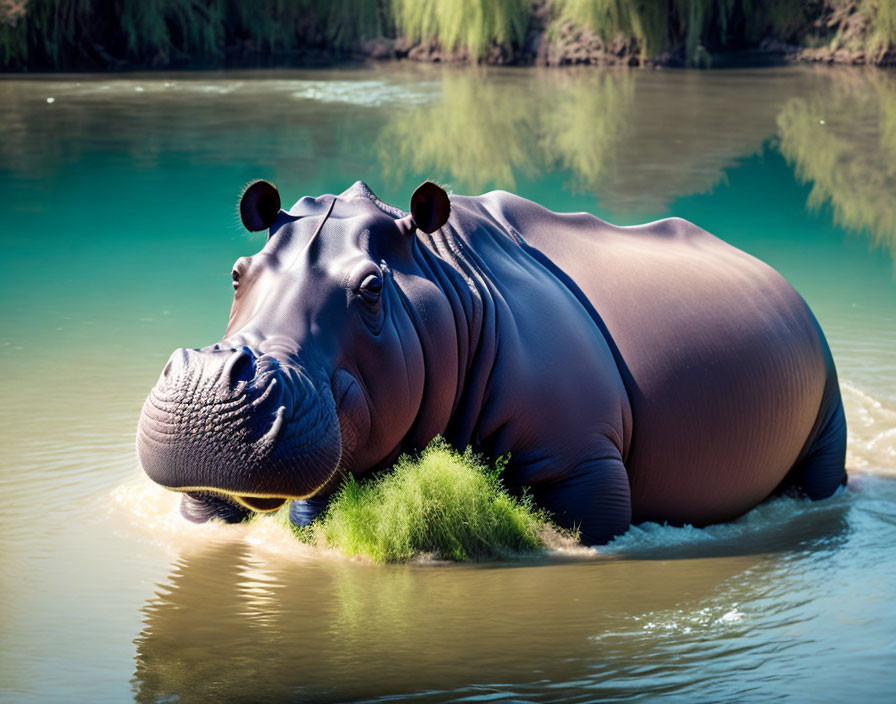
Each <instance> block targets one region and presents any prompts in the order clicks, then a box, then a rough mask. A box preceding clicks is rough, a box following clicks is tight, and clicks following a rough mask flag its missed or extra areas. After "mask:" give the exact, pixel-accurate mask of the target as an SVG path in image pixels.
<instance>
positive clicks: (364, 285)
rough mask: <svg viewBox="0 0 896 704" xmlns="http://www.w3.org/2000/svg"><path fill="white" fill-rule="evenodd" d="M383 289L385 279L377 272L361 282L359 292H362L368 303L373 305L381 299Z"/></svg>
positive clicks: (362, 296)
mask: <svg viewBox="0 0 896 704" xmlns="http://www.w3.org/2000/svg"><path fill="white" fill-rule="evenodd" d="M382 291H383V280H382V278H380V277H379V276H378V275H377V274H370V275H369V276H368V277H367V278H365V279H364V281H362V282H361V288H360V290H359V291H358V293H360V294H361V298H363V299H364V300H365V301H366V302H367V303H369V304H371V305H373V304H374V303H376V302H377V301H378V300H379V299H380V293H382Z"/></svg>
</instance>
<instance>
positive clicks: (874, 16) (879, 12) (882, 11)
mask: <svg viewBox="0 0 896 704" xmlns="http://www.w3.org/2000/svg"><path fill="white" fill-rule="evenodd" d="M862 11H863V12H864V13H865V14H866V15H867V16H868V17H869V18H870V20H871V27H872V30H873V32H874V41H875V42H876V43H877V44H878V46H892V45H896V0H863V2H862Z"/></svg>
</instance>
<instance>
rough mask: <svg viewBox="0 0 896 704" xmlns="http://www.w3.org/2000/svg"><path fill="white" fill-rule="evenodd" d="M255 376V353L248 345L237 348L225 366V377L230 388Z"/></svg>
mask: <svg viewBox="0 0 896 704" xmlns="http://www.w3.org/2000/svg"><path fill="white" fill-rule="evenodd" d="M254 376H255V355H254V354H252V350H250V349H249V348H248V347H241V348H240V349H238V350H235V351H234V353H233V354H232V355H231V356H230V359H228V360H227V364H226V365H225V367H224V375H223V377H224V379H225V380H226V381H227V383H229V384H230V388H233V387H235V386H236V385H237V384H239V383H240V382H241V381H242V382H248V381H251V380H252V378H253V377H254Z"/></svg>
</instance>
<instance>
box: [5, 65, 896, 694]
mask: <svg viewBox="0 0 896 704" xmlns="http://www.w3.org/2000/svg"><path fill="white" fill-rule="evenodd" d="M0 120H2V125H3V127H4V138H3V139H2V140H0V203H2V204H3V209H2V214H0V242H2V255H3V256H2V257H0V296H2V301H3V310H2V315H3V321H2V322H3V325H2V328H0V373H2V375H3V380H4V392H3V394H4V396H3V398H4V401H5V402H4V403H2V404H0V442H2V448H3V454H2V458H0V490H2V495H3V510H2V511H0V549H2V553H0V554H2V558H3V563H4V568H5V569H4V570H3V572H2V576H0V608H2V612H0V647H2V657H0V698H2V699H3V700H5V701H10V702H23V701H72V700H74V701H96V702H100V701H114V702H119V701H123V700H127V699H136V700H137V701H140V702H158V701H181V702H204V701H209V700H210V699H217V700H219V701H258V700H278V701H280V700H290V699H292V700H296V701H305V700H312V701H314V700H320V701H337V700H345V699H355V698H368V699H375V698H380V697H385V696H389V695H396V696H401V697H406V696H411V695H413V696H414V697H415V698H419V699H421V700H424V701H429V700H467V701H469V700H485V699H504V698H510V699H515V700H529V701H556V700H558V699H577V700H583V701H584V700H594V699H650V700H656V699H657V698H668V699H671V700H680V701H693V700H694V699H695V698H696V699H697V700H713V701H717V700H727V701H743V700H748V701H764V700H770V699H775V700H779V699H782V698H784V699H786V698H790V699H793V700H799V701H803V700H807V699H808V700H813V701H832V702H834V701H837V702H839V701H843V700H847V699H848V700H860V699H865V698H873V699H877V700H881V699H883V698H887V697H890V696H892V691H893V688H894V686H896V674H894V672H896V668H894V664H896V612H894V610H893V608H892V604H893V603H894V600H896V548H894V547H893V546H894V545H896V277H894V272H896V266H894V261H896V260H894V257H896V198H894V197H893V194H894V193H896V75H894V74H892V73H886V72H883V71H864V70H851V69H831V68H827V67H825V68H820V69H819V68H810V67H790V68H775V69H769V68H765V69H736V70H735V69H732V70H720V71H713V72H685V71H597V70H589V71H563V70H550V71H541V70H537V69H518V70H497V69H489V70H484V71H470V70H458V69H456V68H441V67H431V66H421V67H406V66H400V65H399V66H380V67H376V68H364V69H346V70H338V71H314V72H311V71H306V72H274V73H263V74H260V73H220V74H217V73H204V74H172V75H168V76H162V75H158V74H153V75H125V76H120V77H114V78H112V79H110V78H109V77H108V76H71V77H65V78H60V77H55V76H54V77H44V78H40V77H39V78H23V77H7V78H4V79H3V80H0ZM427 177H431V178H435V179H437V180H439V181H441V182H443V183H446V184H449V185H450V186H451V187H452V188H453V189H454V191H455V192H458V193H477V192H481V191H483V190H487V189H491V188H505V189H509V190H513V191H515V192H518V193H520V194H521V195H523V196H526V197H529V198H532V199H534V200H537V201H538V202H540V203H542V204H544V205H546V206H548V207H550V208H552V209H555V210H564V211H570V210H588V211H591V212H594V213H596V214H598V215H600V216H602V217H605V218H607V219H610V220H612V221H614V222H617V223H620V224H631V223H638V222H644V221H647V220H650V219H653V218H657V217H663V216H666V215H678V216H682V217H686V218H688V219H690V220H692V221H694V222H696V223H697V224H699V225H701V226H702V227H704V228H706V229H708V230H710V231H711V232H714V233H716V234H718V235H719V236H721V237H723V238H724V239H726V240H728V241H729V242H731V243H733V244H735V245H736V246H738V247H741V248H743V249H745V250H747V251H749V252H751V253H753V254H755V255H756V256H758V257H760V258H762V259H764V260H765V261H767V262H769V263H770V264H772V265H773V266H775V267H776V268H778V269H779V270H780V271H781V272H782V273H783V274H784V275H785V276H787V277H788V279H789V280H790V281H791V282H792V283H793V284H794V285H795V286H796V287H797V289H798V290H799V291H800V292H801V293H802V295H803V296H804V297H805V298H806V299H807V301H808V302H809V304H810V305H811V306H812V308H813V310H814V311H815V313H816V315H817V317H818V318H819V320H820V322H821V324H822V326H823V328H824V329H825V332H826V334H827V336H828V339H829V341H830V343H831V347H832V349H833V351H834V355H835V359H836V361H837V364H838V369H839V372H840V378H841V382H842V386H843V392H844V397H845V402H846V408H847V418H848V422H849V425H850V437H849V457H848V465H849V469H850V473H851V477H852V479H851V482H850V485H849V487H848V488H847V489H846V490H845V491H843V492H841V493H840V494H838V495H837V496H836V497H834V498H833V499H831V500H829V501H826V502H821V503H818V504H809V503H805V502H800V501H796V500H792V499H787V500H781V501H777V502H773V503H771V504H768V505H764V506H762V507H760V508H759V509H757V510H756V511H754V512H752V513H750V514H748V515H747V516H746V517H744V518H743V519H741V520H740V521H738V522H736V523H734V524H729V525H725V526H717V527H712V528H709V529H706V530H702V531H701V530H695V529H691V528H668V527H660V526H644V527H641V528H637V529H633V530H632V531H631V532H630V533H629V534H628V535H626V536H625V537H623V538H621V539H619V540H617V541H616V542H615V543H613V544H612V545H610V546H608V547H607V548H604V549H601V550H599V551H597V552H594V551H585V550H582V551H578V552H573V553H556V554H553V555H551V556H549V557H545V558H539V559H534V560H527V561H522V562H520V563H515V564H509V565H477V566H444V565H406V566H396V567H373V566H371V565H367V564H363V563H357V562H350V561H347V560H344V559H342V558H340V557H338V556H334V555H321V554H319V553H315V552H312V551H309V550H308V549H305V548H303V547H301V546H298V545H296V544H295V543H294V542H293V541H292V540H291V539H290V538H289V537H288V536H287V535H286V534H285V533H284V532H283V531H281V530H280V529H279V528H277V527H276V526H274V525H273V524H272V523H271V522H268V521H261V522H258V523H255V524H253V525H251V526H236V527H224V526H192V525H190V524H187V523H185V522H184V521H182V520H181V519H180V518H179V516H178V514H177V510H176V497H174V496H172V495H170V494H168V493H166V492H164V491H162V490H159V489H157V488H155V487H153V486H152V485H150V483H149V482H148V481H147V480H145V479H144V478H143V477H142V475H141V474H140V470H139V465H138V463H137V459H136V455H135V452H134V432H135V427H136V420H137V416H138V414H139V409H140V406H141V404H142V402H143V398H144V397H145V395H146V392H147V391H148V389H149V388H150V386H151V385H152V384H153V382H154V381H155V378H156V376H157V375H158V373H159V371H160V370H161V367H162V365H163V364H164V361H165V359H166V358H167V357H168V355H169V353H170V351H171V350H172V349H173V348H175V347H179V346H200V345H205V344H208V343H210V342H212V341H214V340H216V339H218V337H220V334H221V333H222V331H223V328H224V325H225V323H226V319H227V311H228V308H229V301H230V297H231V294H232V291H231V288H230V268H231V265H232V263H233V261H234V260H235V259H236V258H237V257H239V256H242V255H246V254H251V253H253V252H254V251H256V250H257V249H258V248H259V247H260V246H261V239H260V238H259V237H258V236H254V235H248V234H247V233H245V232H244V231H243V230H242V229H241V228H240V226H239V221H238V218H237V216H236V212H235V203H236V199H237V194H238V192H239V189H240V187H241V186H242V184H244V183H245V182H246V181H248V180H250V179H253V178H267V179H269V180H271V181H273V182H275V183H276V184H277V185H278V186H279V188H280V191H281V193H282V194H283V196H284V199H285V200H288V201H290V202H291V201H293V200H298V198H299V197H301V196H303V195H306V194H311V195H319V194H321V193H328V192H329V193H339V192H341V191H342V190H344V189H345V188H346V187H348V186H349V185H350V184H351V183H352V182H354V181H355V180H358V179H363V180H365V181H367V183H368V184H370V186H371V187H372V188H373V189H374V191H376V192H377V193H378V195H380V197H382V198H383V199H384V200H386V201H387V202H391V203H394V204H396V205H399V206H405V205H406V203H407V201H408V198H409V196H410V193H411V192H412V191H413V188H414V187H415V186H416V185H417V184H418V183H419V182H420V181H422V180H423V179H424V178H427Z"/></svg>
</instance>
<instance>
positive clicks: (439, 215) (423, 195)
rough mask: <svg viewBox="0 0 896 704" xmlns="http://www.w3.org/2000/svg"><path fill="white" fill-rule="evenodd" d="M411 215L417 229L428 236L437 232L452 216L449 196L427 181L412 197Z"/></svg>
mask: <svg viewBox="0 0 896 704" xmlns="http://www.w3.org/2000/svg"><path fill="white" fill-rule="evenodd" d="M411 215H412V216H413V217H414V223H415V224H416V225H417V229H419V230H420V231H422V232H425V233H426V234H429V233H431V232H435V231H436V230H438V229H439V228H440V227H441V226H442V225H444V224H445V223H446V222H448V216H449V215H451V202H450V201H449V200H448V194H447V193H445V190H444V189H442V188H440V187H439V186H437V185H436V184H434V183H433V182H432V181H425V182H424V183H423V184H421V185H420V186H419V187H418V188H417V190H416V191H414V195H412V196H411Z"/></svg>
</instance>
